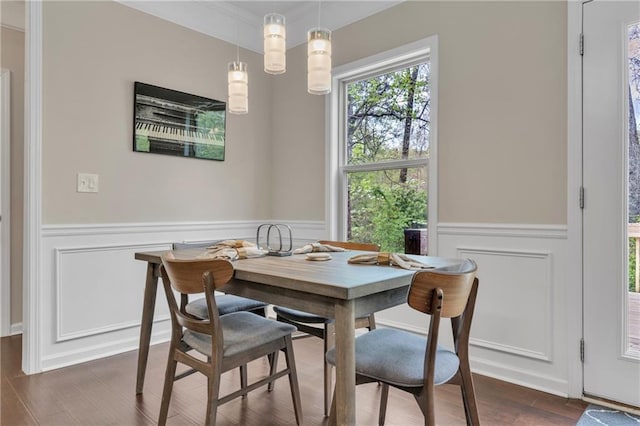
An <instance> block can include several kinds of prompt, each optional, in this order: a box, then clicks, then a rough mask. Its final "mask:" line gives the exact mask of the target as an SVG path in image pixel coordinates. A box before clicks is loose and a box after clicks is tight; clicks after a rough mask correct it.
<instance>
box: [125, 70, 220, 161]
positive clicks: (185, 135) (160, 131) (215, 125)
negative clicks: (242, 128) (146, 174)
mask: <svg viewBox="0 0 640 426" xmlns="http://www.w3.org/2000/svg"><path fill="white" fill-rule="evenodd" d="M225 126H226V102H223V101H218V100H215V99H209V98H205V97H202V96H197V95H191V94H189V93H184V92H179V91H176V90H171V89H165V88H163V87H158V86H153V85H151V84H146V83H141V82H139V81H136V82H135V84H134V108H133V150H134V151H136V152H148V153H152V154H165V155H175V156H179V157H193V158H202V159H206V160H217V161H224V151H225V134H226V127H225Z"/></svg>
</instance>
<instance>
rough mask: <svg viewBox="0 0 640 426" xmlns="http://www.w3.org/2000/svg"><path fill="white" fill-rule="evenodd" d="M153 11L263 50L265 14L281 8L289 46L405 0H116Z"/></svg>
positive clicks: (244, 46) (179, 23)
mask: <svg viewBox="0 0 640 426" xmlns="http://www.w3.org/2000/svg"><path fill="white" fill-rule="evenodd" d="M116 1H119V2H120V3H122V4H124V5H126V6H129V7H132V8H134V9H138V10H140V11H142V12H145V13H148V14H150V15H154V16H157V17H159V18H162V19H165V20H167V21H171V22H174V23H176V24H178V25H182V26H184V27H187V28H191V29H193V30H195V31H198V32H201V33H204V34H207V35H210V36H212V37H215V38H218V39H221V40H224V41H227V42H229V43H233V44H238V45H239V46H240V47H243V48H246V49H249V50H252V51H254V52H257V53H262V22H263V18H264V15H265V14H267V13H270V12H277V13H280V14H282V15H284V16H285V18H286V21H287V47H288V48H290V47H293V46H297V45H298V44H302V43H304V42H306V37H307V30H309V29H310V28H313V27H317V26H318V6H320V15H319V16H320V26H322V27H325V28H328V29H330V30H336V29H338V28H340V27H344V26H345V25H349V24H351V23H352V22H355V21H358V20H360V19H363V18H366V17H367V16H370V15H373V14H375V13H378V12H380V11H382V10H384V9H387V8H389V7H391V6H394V5H396V4H398V3H401V1H402V0H373V1H371V0H370V1H363V0H359V1H353V0H332V1H322V2H318V1H294V0H289V1H270V0H268V1H220V0H218V1H216V0H209V1H190V0H189V1H185V0H183V1H175V0H174V1H144V0H143V1H140V0H137V1H136V0H116Z"/></svg>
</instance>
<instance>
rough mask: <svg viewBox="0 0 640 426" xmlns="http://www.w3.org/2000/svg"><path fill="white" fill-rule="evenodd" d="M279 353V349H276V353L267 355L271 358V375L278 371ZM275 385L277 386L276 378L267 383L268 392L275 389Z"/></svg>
mask: <svg viewBox="0 0 640 426" xmlns="http://www.w3.org/2000/svg"><path fill="white" fill-rule="evenodd" d="M278 354H279V351H276V352H274V353H271V354H269V355H267V359H268V360H269V375H270V376H273V375H274V374H276V371H278ZM275 386H276V381H275V380H272V381H270V382H269V384H268V385H267V392H271V391H273V389H275Z"/></svg>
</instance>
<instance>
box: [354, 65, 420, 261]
mask: <svg viewBox="0 0 640 426" xmlns="http://www.w3.org/2000/svg"><path fill="white" fill-rule="evenodd" d="M429 74H430V64H429V62H424V63H419V64H413V65H410V66H404V67H402V68H400V69H396V70H392V71H388V72H385V73H383V74H379V75H375V76H371V77H367V78H364V79H358V80H355V81H351V82H349V83H347V84H346V88H345V96H346V100H345V106H346V113H345V126H346V129H345V130H346V137H345V150H346V153H345V161H344V163H345V164H343V166H342V173H343V174H344V176H345V178H346V190H347V194H346V203H347V206H346V207H347V208H346V213H347V223H346V234H347V238H348V239H349V240H353V241H361V242H374V243H377V244H380V246H381V248H382V250H383V251H394V252H402V251H404V232H403V231H404V229H406V228H410V227H414V226H426V223H427V220H428V217H427V211H428V210H427V200H428V194H427V175H428V173H427V166H428V159H429V131H430V107H431V98H430V90H429V84H430V80H429Z"/></svg>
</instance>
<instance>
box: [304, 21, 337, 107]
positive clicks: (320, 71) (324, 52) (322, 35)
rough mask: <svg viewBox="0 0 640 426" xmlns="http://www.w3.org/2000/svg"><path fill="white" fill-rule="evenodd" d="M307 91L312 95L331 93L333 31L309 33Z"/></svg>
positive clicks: (315, 29)
mask: <svg viewBox="0 0 640 426" xmlns="http://www.w3.org/2000/svg"><path fill="white" fill-rule="evenodd" d="M307 91H308V92H309V93H311V94H312V95H326V94H327V93H330V92H331V31H329V30H328V29H325V28H313V29H310V30H309V32H308V33H307Z"/></svg>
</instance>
